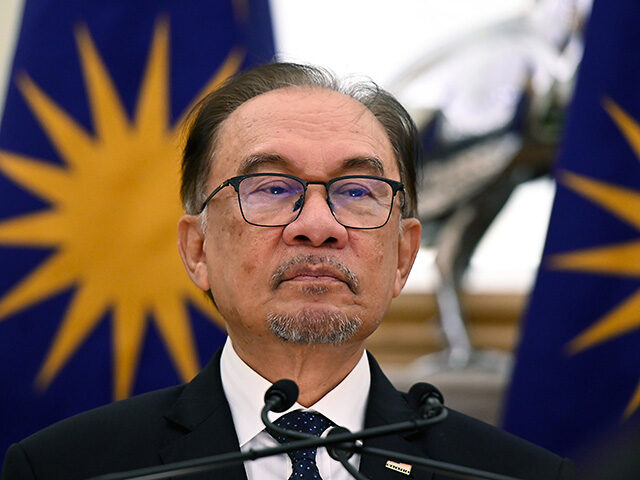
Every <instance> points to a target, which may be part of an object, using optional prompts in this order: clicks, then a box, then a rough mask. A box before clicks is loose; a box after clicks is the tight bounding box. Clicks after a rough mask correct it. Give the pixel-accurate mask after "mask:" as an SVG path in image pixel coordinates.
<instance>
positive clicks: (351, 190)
mask: <svg viewBox="0 0 640 480" xmlns="http://www.w3.org/2000/svg"><path fill="white" fill-rule="evenodd" d="M335 193H336V194H337V195H341V196H343V197H349V198H354V199H357V198H362V197H367V196H369V195H371V189H370V188H369V187H368V186H366V185H362V184H359V183H355V182H350V183H347V184H341V185H340V186H339V188H337V189H336V191H335Z"/></svg>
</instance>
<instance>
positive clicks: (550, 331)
mask: <svg viewBox="0 0 640 480" xmlns="http://www.w3.org/2000/svg"><path fill="white" fill-rule="evenodd" d="M639 20H640V3H639V2H637V1H636V0H608V1H605V0H596V1H595V3H594V6H593V10H592V15H591V19H590V21H589V25H588V28H587V34H586V47H585V56H584V59H583V62H582V64H581V67H580V71H579V74H578V83H577V89H576V92H575V97H574V100H573V103H572V105H571V107H570V111H569V116H568V121H567V125H566V130H565V134H564V139H563V143H562V146H561V152H560V156H559V159H558V162H557V166H556V171H555V175H556V178H557V181H558V189H557V193H556V197H555V200H554V205H553V209H552V214H551V220H550V225H549V231H548V234H547V240H546V245H545V252H544V257H543V261H542V264H541V267H540V271H539V273H538V278H537V282H536V285H535V288H534V291H533V294H532V297H531V300H530V305H529V309H528V313H527V315H526V318H525V322H524V326H523V328H524V330H523V334H522V339H521V345H520V347H519V352H518V357H517V361H516V366H515V371H514V376H513V381H512V385H511V388H510V392H509V395H508V398H507V405H506V410H505V417H504V426H505V427H506V428H507V429H508V430H510V431H511V432H513V433H515V434H516V435H520V436H522V437H524V438H527V439H529V440H531V441H533V442H535V443H537V444H540V445H542V446H544V447H547V448H549V449H551V450H553V451H555V452H557V453H560V454H564V455H567V454H571V453H572V452H576V451H577V450H580V449H582V448H583V447H584V446H585V445H588V444H589V443H596V442H597V441H598V439H600V438H603V436H604V435H605V434H606V433H609V432H611V431H612V430H614V429H616V428H618V427H620V426H623V425H624V424H625V423H626V422H630V421H631V420H632V419H634V420H635V419H637V418H638V416H639V412H640V329H639V328H638V327H640V29H639V28H638V21H639Z"/></svg>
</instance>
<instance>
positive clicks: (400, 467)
mask: <svg viewBox="0 0 640 480" xmlns="http://www.w3.org/2000/svg"><path fill="white" fill-rule="evenodd" d="M385 467H387V468H388V469H390V470H395V471H396V472H400V473H404V474H405V475H411V468H412V466H411V465H409V464H408V463H397V462H392V461H391V460H387V464H386V465H385Z"/></svg>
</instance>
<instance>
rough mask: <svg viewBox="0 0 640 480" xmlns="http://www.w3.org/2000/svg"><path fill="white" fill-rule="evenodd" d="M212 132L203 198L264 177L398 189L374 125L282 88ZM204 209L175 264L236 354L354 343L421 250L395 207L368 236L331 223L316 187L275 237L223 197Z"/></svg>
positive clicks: (324, 98) (346, 101)
mask: <svg viewBox="0 0 640 480" xmlns="http://www.w3.org/2000/svg"><path fill="white" fill-rule="evenodd" d="M219 133H220V134H219V137H218V142H217V145H216V153H215V155H214V159H213V164H212V168H211V172H210V176H209V180H208V188H209V191H211V190H213V189H214V188H215V187H216V186H217V185H219V184H220V183H222V182H223V181H224V180H226V179H228V178H230V177H234V176H237V175H242V174H246V173H263V172H273V173H285V174H290V175H295V176H297V177H300V178H302V179H304V180H306V181H323V182H326V181H328V180H330V179H332V178H335V177H338V176H343V175H358V174H362V175H377V176H383V177H387V178H390V179H394V180H400V174H399V170H398V166H397V162H396V159H395V155H394V153H393V149H392V147H391V144H390V142H389V139H388V136H387V134H386V132H385V130H384V128H383V127H382V125H381V124H380V123H379V122H378V120H377V119H376V118H375V116H374V115H373V114H372V113H371V112H370V111H369V110H368V109H367V108H366V107H364V106H363V105H362V104H360V103H359V102H357V101H355V100H353V99H351V98H349V97H347V96H345V95H342V94H339V93H336V92H333V91H329V90H324V89H317V88H316V89H311V88H297V87H292V88H286V89H281V90H275V91H272V92H269V93H266V94H263V95H260V96H258V97H255V98H253V99H251V100H249V101H248V102H246V103H244V104H243V105H241V106H240V107H239V108H238V109H237V110H236V111H235V112H233V113H232V114H231V115H230V116H229V118H228V119H227V120H226V121H225V122H224V124H223V125H222V128H221V130H220V132H219ZM207 209H208V211H207V220H206V229H205V232H204V234H201V233H199V219H198V218H197V217H185V219H183V221H182V222H181V225H180V244H181V253H182V255H183V259H185V263H186V264H187V270H188V271H189V273H190V275H191V277H192V279H193V280H194V281H195V282H196V284H197V285H198V286H199V287H200V288H202V289H204V290H207V289H209V288H211V290H212V293H213V296H214V298H215V299H216V303H217V305H218V308H219V310H220V312H221V313H222V314H223V316H224V317H225V319H226V321H227V327H228V332H229V335H230V336H231V339H232V341H233V342H234V345H235V344H236V343H242V344H243V345H244V346H245V347H247V346H249V345H254V346H256V347H255V348H260V347H259V346H258V345H266V344H265V343H263V342H281V341H283V340H284V341H289V342H298V343H341V342H358V341H362V340H364V339H365V338H366V337H367V336H368V335H370V334H371V333H372V332H373V331H374V330H375V328H376V327H377V326H378V324H379V323H380V321H381V320H382V317H383V315H384V313H385V311H386V310H387V308H388V306H389V303H390V301H391V298H392V297H394V296H396V295H398V294H399V293H400V290H401V288H402V286H403V285H404V282H405V280H406V277H407V275H408V273H409V270H410V268H411V265H412V263H413V260H414V258H415V254H416V252H417V249H418V246H419V237H420V226H419V223H418V222H417V220H415V219H405V220H401V219H400V201H399V198H397V197H396V199H395V201H394V207H393V212H392V215H391V218H390V219H389V222H388V223H387V224H386V225H385V226H384V227H382V228H379V229H375V230H357V229H352V228H345V227H344V226H342V225H341V224H339V223H338V222H337V221H336V220H335V218H334V217H333V216H332V214H331V211H330V208H329V206H328V204H327V201H326V190H325V188H324V187H323V186H322V185H310V186H309V187H308V190H307V195H306V200H305V203H304V206H303V209H302V212H301V213H300V215H299V217H298V218H297V219H296V220H295V221H293V222H292V223H290V224H289V225H287V226H284V227H260V226H254V225H250V224H248V223H247V222H245V220H244V219H243V217H242V214H241V211H240V208H239V205H238V197H237V195H236V192H235V191H234V189H233V187H226V188H224V189H223V190H222V191H220V192H219V193H218V194H217V195H216V196H215V197H214V198H213V199H212V201H211V202H210V203H209V205H208V206H207ZM401 222H403V223H404V225H403V227H404V228H402V229H401ZM199 235H200V236H199ZM258 342H259V343H258Z"/></svg>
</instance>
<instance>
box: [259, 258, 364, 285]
mask: <svg viewBox="0 0 640 480" xmlns="http://www.w3.org/2000/svg"><path fill="white" fill-rule="evenodd" d="M304 265H309V266H314V267H317V266H318V265H320V266H322V267H324V268H327V269H330V270H334V271H336V273H338V274H339V278H340V280H342V281H343V282H345V283H346V284H347V286H348V287H349V290H351V291H352V292H353V293H358V287H359V285H360V282H359V280H358V276H357V275H356V274H355V273H354V272H353V271H352V270H351V269H350V268H349V267H347V266H346V265H345V264H344V263H342V262H341V261H340V260H338V259H337V258H335V257H331V256H328V255H324V256H320V255H311V254H309V255H297V256H295V257H292V258H290V259H289V260H287V261H286V262H284V263H283V264H281V265H280V266H278V268H276V270H275V271H274V272H273V275H271V281H270V284H271V288H273V289H276V288H277V287H278V285H280V284H281V283H282V282H283V281H285V280H286V279H287V275H288V274H289V272H290V271H291V270H292V269H295V268H300V266H304Z"/></svg>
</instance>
